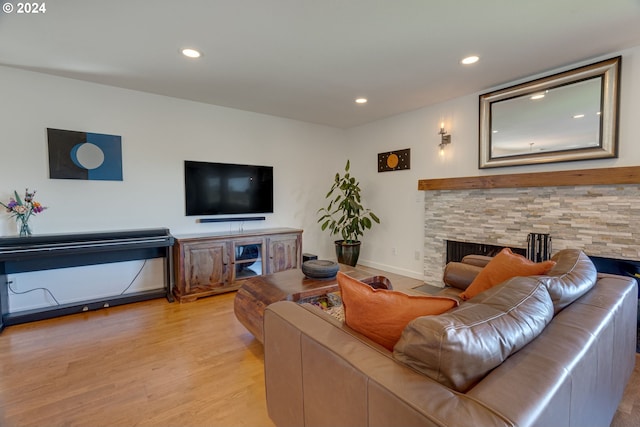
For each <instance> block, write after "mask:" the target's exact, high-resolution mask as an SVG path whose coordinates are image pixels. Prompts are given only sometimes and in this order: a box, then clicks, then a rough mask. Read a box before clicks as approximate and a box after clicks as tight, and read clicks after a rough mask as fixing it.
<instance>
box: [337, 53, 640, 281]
mask: <svg viewBox="0 0 640 427" xmlns="http://www.w3.org/2000/svg"><path fill="white" fill-rule="evenodd" d="M617 55H622V57H623V58H622V73H621V76H622V82H621V98H620V124H619V158H617V159H606V160H592V161H582V162H569V163H566V162H565V163H554V164H547V165H538V166H521V167H510V168H497V169H490V170H486V169H484V170H480V169H478V133H479V128H478V97H479V95H481V94H482V93H486V92H490V91H492V90H494V89H497V88H488V89H487V90H485V91H482V92H478V93H474V94H470V95H468V96H464V97H460V98H457V99H453V100H451V101H448V102H444V103H441V104H438V105H435V106H430V107H425V108H422V109H420V110H417V111H412V112H409V113H406V114H401V115H398V116H395V117H391V118H388V119H385V120H380V121H378V122H375V123H370V124H367V125H364V126H360V127H357V128H353V129H350V130H348V131H347V136H348V139H349V146H348V152H349V155H350V157H351V158H352V162H353V169H354V171H357V177H358V178H359V179H360V181H361V184H362V186H363V192H364V196H365V202H366V204H367V205H368V207H370V208H371V209H372V210H373V211H374V212H375V213H376V214H378V216H379V217H380V218H381V220H382V224H381V225H380V226H377V227H375V228H374V229H372V230H371V231H370V232H369V233H368V234H366V235H365V236H364V238H363V239H362V240H363V249H362V255H361V261H360V262H361V263H362V264H365V265H371V266H374V267H379V268H383V269H386V270H389V271H393V272H398V273H402V274H406V275H409V276H412V277H416V278H423V257H422V252H423V245H424V231H423V226H424V209H425V205H424V199H425V195H426V193H425V192H418V191H417V185H418V180H419V179H429V178H447V177H462V176H477V175H496V174H505V173H526V172H541V171H556V170H570V169H589V168H606V167H620V166H632V165H640V120H638V118H637V117H638V114H639V113H640V47H635V48H632V49H628V50H625V51H622V52H614V53H611V54H610V55H605V56H603V57H601V58H592V59H590V60H588V61H585V62H584V63H581V64H572V65H571V66H570V67H567V68H566V69H570V68H575V67H577V66H580V65H584V64H588V63H592V62H596V61H598V60H601V59H606V58H610V57H614V56H617ZM555 71H556V72H560V71H564V69H562V70H555ZM545 74H551V73H545ZM535 77H536V76H531V78H526V79H523V80H522V81H528V80H531V79H532V78H535ZM513 83H519V82H508V84H505V85H503V86H501V87H506V86H510V85H511V84H513ZM370 102H375V100H371V101H370ZM441 121H444V122H445V124H446V126H445V127H446V129H447V130H448V131H450V132H451V134H452V144H451V145H449V146H447V147H446V151H445V156H444V158H441V157H440V156H439V155H438V143H439V138H440V137H439V135H438V134H437V132H438V130H439V126H440V122H441ZM404 148H410V149H411V170H408V171H396V172H383V173H378V172H377V167H376V165H377V164H376V161H377V153H380V152H386V151H392V150H397V149H404ZM394 248H396V250H395V252H394V250H393V249H394ZM416 252H419V255H420V256H419V257H416V256H415V255H416ZM416 258H418V259H416Z"/></svg>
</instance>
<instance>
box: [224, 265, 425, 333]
mask: <svg viewBox="0 0 640 427" xmlns="http://www.w3.org/2000/svg"><path fill="white" fill-rule="evenodd" d="M340 271H342V272H343V273H345V274H348V275H349V276H351V277H354V278H356V279H359V280H362V279H366V278H369V277H372V276H384V277H386V278H388V279H389V280H390V281H391V283H392V284H393V286H394V287H397V283H396V282H399V281H405V282H406V281H407V280H408V281H410V282H411V283H410V284H411V285H416V286H417V285H419V284H422V282H421V281H419V280H417V279H411V278H408V277H404V276H400V275H397V274H393V273H387V272H384V271H381V270H378V269H375V268H370V267H359V266H358V267H350V266H348V265H344V264H340ZM337 290H338V282H337V280H336V278H333V279H325V280H317V279H309V278H308V277H306V276H305V275H304V274H303V273H302V270H300V269H296V270H285V271H281V272H279V273H275V274H269V275H266V276H256V277H252V278H251V279H247V280H245V281H244V283H243V285H242V286H241V287H240V289H238V292H237V293H236V297H235V300H234V305H233V309H234V312H235V314H236V318H237V319H238V320H239V321H240V323H242V324H243V325H244V326H245V327H246V328H247V329H248V330H249V332H251V333H252V334H253V336H254V337H256V339H257V340H258V341H260V342H263V329H262V319H263V317H264V309H265V308H266V307H267V306H268V305H269V304H273V303H274V302H277V301H294V302H297V301H299V300H301V299H303V298H308V297H313V296H318V295H325V294H328V293H330V292H335V291H337Z"/></svg>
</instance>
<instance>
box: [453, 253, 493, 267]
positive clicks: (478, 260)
mask: <svg viewBox="0 0 640 427" xmlns="http://www.w3.org/2000/svg"><path fill="white" fill-rule="evenodd" d="M492 259H493V257H490V256H486V255H466V256H465V257H463V258H462V261H461V262H462V263H463V264H469V265H475V266H477V267H484V266H485V265H487V264H489V261H491V260H492Z"/></svg>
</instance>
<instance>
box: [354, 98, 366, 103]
mask: <svg viewBox="0 0 640 427" xmlns="http://www.w3.org/2000/svg"><path fill="white" fill-rule="evenodd" d="M367 102H368V99H367V98H356V104H366V103H367Z"/></svg>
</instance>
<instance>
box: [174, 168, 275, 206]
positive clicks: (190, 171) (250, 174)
mask: <svg viewBox="0 0 640 427" xmlns="http://www.w3.org/2000/svg"><path fill="white" fill-rule="evenodd" d="M184 190H185V205H186V214H187V216H194V215H228V214H258V213H272V212H273V167H272V166H253V165H238V164H231V163H209V162H195V161H190V160H185V162H184Z"/></svg>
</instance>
